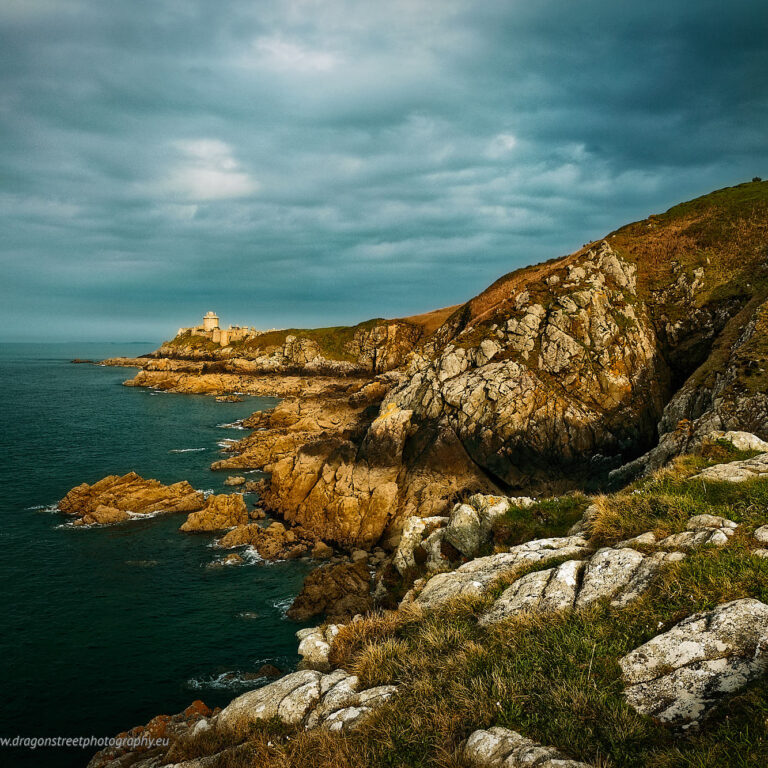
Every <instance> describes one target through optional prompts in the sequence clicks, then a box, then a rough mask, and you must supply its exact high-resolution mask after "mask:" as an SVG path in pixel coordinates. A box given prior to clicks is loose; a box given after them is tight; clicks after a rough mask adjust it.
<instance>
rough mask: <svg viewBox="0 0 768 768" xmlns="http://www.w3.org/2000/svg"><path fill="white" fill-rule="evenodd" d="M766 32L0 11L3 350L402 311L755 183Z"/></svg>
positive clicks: (214, 11)
mask: <svg viewBox="0 0 768 768" xmlns="http://www.w3.org/2000/svg"><path fill="white" fill-rule="evenodd" d="M766 21H768V13H767V12H766V10H765V5H764V2H763V1H762V0H760V1H758V0H754V1H751V0H741V1H739V0H737V1H736V2H733V3H730V4H728V5H727V6H726V5H724V4H723V3H721V2H714V1H713V0H699V2H696V3H691V2H683V1H682V0H667V1H666V2H663V3H662V2H658V0H650V1H649V2H645V3H642V4H640V3H636V4H624V3H622V4H617V3H609V2H607V0H583V2H580V3H573V2H568V1H567V0H540V2H537V3H528V4H522V3H509V2H492V1H490V0H489V1H487V2H483V3H472V2H470V1H469V0H441V2H436V0H431V1H430V2H426V1H425V0H394V1H393V2H390V3H374V2H359V0H357V1H353V0H348V1H346V2H345V1H344V0H323V1H322V2H321V1H320V0H282V1H281V2H278V1H276V0H275V1H273V2H269V1H266V2H259V3H253V2H249V1H246V0H218V2H215V3H214V2H212V1H211V0H196V1H193V0H151V1H150V0H135V1H134V2H131V3H119V2H105V0H5V1H4V2H3V3H2V5H0V227H1V229H0V231H2V245H1V246H0V259H2V263H3V274H4V277H5V279H4V280H3V284H2V287H0V292H1V293H0V306H1V307H2V310H1V311H2V323H3V326H2V327H3V332H2V336H4V337H6V338H10V337H24V338H32V337H41V336H43V335H44V334H47V333H53V334H54V335H56V336H57V337H61V338H77V337H82V338H103V337H114V338H123V339H127V338H147V337H155V338H156V337H158V336H160V337H161V336H167V335H169V334H170V333H172V332H173V330H174V329H175V328H176V327H177V326H178V325H180V324H183V323H187V322H192V321H193V320H194V319H195V318H196V317H197V316H198V315H199V314H200V312H202V311H203V310H206V309H208V308H215V309H216V310H217V311H218V312H219V314H220V315H221V316H222V318H223V320H224V321H225V322H247V323H251V324H254V325H258V326H262V327H269V326H276V325H277V326H287V325H322V324H336V323H341V322H352V321H356V320H360V319H363V318H366V317H369V316H372V315H381V316H398V315H403V314H411V313H413V312H417V311H420V310H427V309H430V308H433V307H436V306H441V305H447V304H452V303H456V302H458V301H461V300H463V299H466V298H468V297H469V296H471V295H473V294H474V293H476V292H477V291H479V290H481V289H482V288H483V287H485V286H486V285H487V284H488V283H490V282H491V281H493V280H494V279H495V278H496V277H498V276H499V275H500V274H502V273H504V272H506V271H508V270H510V269H514V268H515V267H518V266H521V265H523V264H527V263H531V262H533V261H537V260H540V259H544V258H549V257H551V256H554V255H559V254H562V253H565V252H567V251H569V250H572V249H574V248H576V247H578V246H579V245H580V244H581V243H582V242H585V241H587V240H588V239H592V238H595V237H598V236H599V235H601V234H604V233H605V232H606V231H608V230H610V229H612V228H614V227H616V226H618V225H620V224H622V223H624V222H626V221H628V220H633V219H637V218H641V217H643V216H645V215H647V214H648V213H650V212H653V211H658V210H661V209H664V208H666V207H668V206H669V205H671V204H673V203H675V202H677V201H679V200H681V199H685V198H690V197H693V196H695V195H697V194H701V193H704V192H707V191H709V190H710V189H713V188H716V187H719V186H724V185H727V184H732V183H736V182H739V181H743V180H744V179H747V178H751V177H752V176H753V175H755V174H758V175H767V174H768V166H767V164H766V160H768V142H766V135H765V129H764V126H765V125H766V124H768V95H767V92H766V79H765V73H766V72H767V71H768V41H767V39H766V37H765V34H764V30H765V26H766ZM54 320H55V322H53V321H54Z"/></svg>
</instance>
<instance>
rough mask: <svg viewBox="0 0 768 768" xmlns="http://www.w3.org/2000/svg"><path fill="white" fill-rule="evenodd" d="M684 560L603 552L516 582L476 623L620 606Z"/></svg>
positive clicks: (660, 554) (624, 550) (674, 555)
mask: <svg viewBox="0 0 768 768" xmlns="http://www.w3.org/2000/svg"><path fill="white" fill-rule="evenodd" d="M683 557H684V555H683V554H682V553H665V552H657V553H655V554H653V555H643V554H642V553H640V552H637V551H635V550H633V549H629V548H626V547H625V548H618V549H616V548H605V549H601V550H599V551H598V552H596V553H595V554H594V555H593V556H592V557H591V558H590V559H589V560H568V561H566V562H565V563H562V564H561V565H559V566H557V567H556V568H549V569H547V570H542V571H534V572H533V573H529V574H526V575H525V576H523V577H521V578H519V579H517V581H515V582H514V583H513V584H511V585H510V586H509V587H507V589H506V590H504V592H503V593H502V594H501V596H500V597H499V599H498V600H497V601H496V602H495V603H494V604H493V606H492V607H491V610H490V611H489V612H488V613H487V614H486V615H485V616H483V618H482V619H481V620H480V621H481V623H482V624H495V623H496V622H499V621H502V620H503V619H506V618H507V617H509V616H514V615H516V614H518V613H522V612H527V613H548V612H551V611H562V610H567V609H572V608H576V609H578V608H584V607H585V606H587V605H590V604H591V603H594V602H596V601H597V600H603V599H607V600H609V601H610V602H611V605H615V606H623V605H626V604H627V603H629V602H631V601H632V600H635V599H637V598H638V597H640V595H642V594H643V592H645V591H646V590H647V589H648V587H649V586H650V585H651V582H652V580H653V578H654V577H655V576H656V574H657V573H658V572H659V570H660V568H661V567H662V565H663V564H664V563H666V562H674V561H677V560H681V559H682V558H683Z"/></svg>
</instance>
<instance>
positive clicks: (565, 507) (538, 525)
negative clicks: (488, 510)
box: [493, 493, 589, 549]
mask: <svg viewBox="0 0 768 768" xmlns="http://www.w3.org/2000/svg"><path fill="white" fill-rule="evenodd" d="M588 506H589V499H588V498H587V497H586V496H584V495H583V494H581V493H574V494H569V495H567V496H560V497H558V498H555V499H544V500H543V501H539V502H537V503H536V504H534V505H533V506H531V507H510V508H509V509H508V510H507V512H506V513H505V514H504V515H502V516H501V517H498V518H496V520H494V522H493V542H494V545H495V547H496V548H497V549H500V548H503V549H509V547H512V546H514V545H516V544H522V543H523V542H525V541H531V540H532V539H544V538H548V537H550V536H564V535H565V534H566V533H567V531H568V529H569V528H570V527H571V526H572V525H573V524H574V523H576V522H578V521H579V520H580V519H581V516H582V515H583V514H584V510H585V509H586V508H587V507H588Z"/></svg>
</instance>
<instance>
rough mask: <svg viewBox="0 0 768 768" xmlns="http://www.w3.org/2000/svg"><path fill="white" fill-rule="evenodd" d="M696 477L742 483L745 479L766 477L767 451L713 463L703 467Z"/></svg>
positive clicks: (767, 467)
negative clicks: (744, 458) (748, 457)
mask: <svg viewBox="0 0 768 768" xmlns="http://www.w3.org/2000/svg"><path fill="white" fill-rule="evenodd" d="M696 477H697V478H700V479H702V480H715V481H721V482H726V483H743V482H744V481H745V480H754V479H755V478H757V477H768V453H761V454H760V455H759V456H755V458H753V459H746V460H745V461H732V462H730V463H729V464H715V465H714V466H712V467H707V468H706V469H703V470H702V471H701V472H699V474H698V475H696Z"/></svg>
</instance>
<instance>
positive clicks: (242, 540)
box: [215, 522, 316, 560]
mask: <svg viewBox="0 0 768 768" xmlns="http://www.w3.org/2000/svg"><path fill="white" fill-rule="evenodd" d="M215 545H216V546H217V547H221V548H222V549H231V548H232V547H242V546H250V547H253V548H254V549H255V550H256V552H257V553H258V555H259V557H262V558H263V559H264V560H291V559H293V558H296V557H301V556H302V555H305V554H307V552H309V550H310V549H311V548H312V547H313V546H316V542H315V540H314V538H313V537H312V536H311V535H310V534H308V533H307V532H306V531H305V530H304V529H303V528H301V527H299V526H297V527H295V528H288V529H287V528H286V527H285V526H284V525H283V524H282V523H278V522H273V523H271V524H270V525H269V526H267V527H266V528H263V527H262V526H260V525H259V524H258V523H248V524H246V525H238V526H237V527H236V528H233V529H232V530H231V531H228V532H227V533H226V534H224V536H222V537H221V538H220V539H218V540H217V541H216V542H215Z"/></svg>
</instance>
